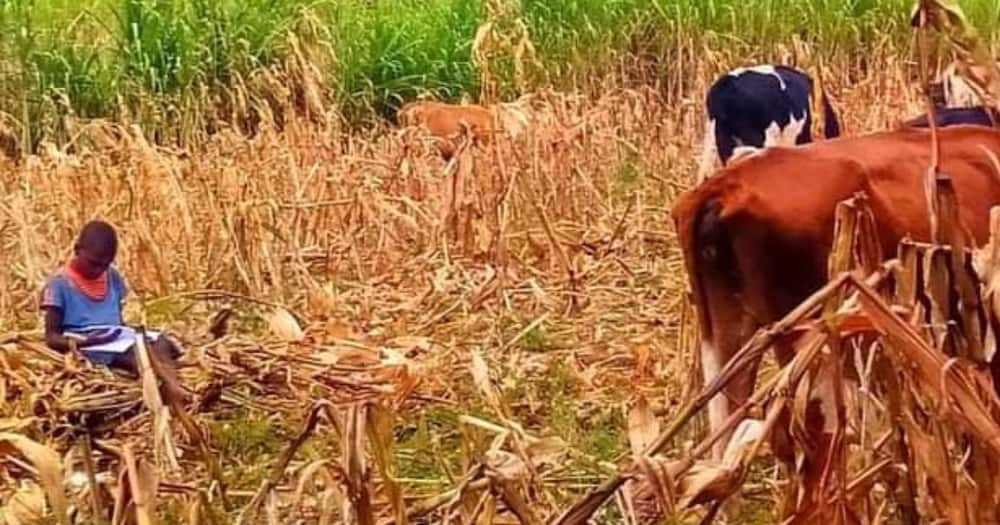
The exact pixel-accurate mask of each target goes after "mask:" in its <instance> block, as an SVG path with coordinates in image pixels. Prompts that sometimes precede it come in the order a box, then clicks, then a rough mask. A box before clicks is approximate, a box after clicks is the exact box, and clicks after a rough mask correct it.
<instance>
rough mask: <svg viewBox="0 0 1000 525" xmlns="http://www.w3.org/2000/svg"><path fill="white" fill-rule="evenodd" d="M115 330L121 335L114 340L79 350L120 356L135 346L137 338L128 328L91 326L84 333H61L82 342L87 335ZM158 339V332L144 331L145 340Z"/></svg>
mask: <svg viewBox="0 0 1000 525" xmlns="http://www.w3.org/2000/svg"><path fill="white" fill-rule="evenodd" d="M116 328H117V329H120V330H121V333H119V334H118V337H117V338H116V339H115V340H113V341H109V342H107V343H104V344H100V345H93V346H88V347H86V348H82V349H81V350H86V351H88V352H112V353H116V354H121V353H124V352H127V351H128V349H129V348H132V345H134V344H135V340H136V337H137V334H136V332H135V330H134V329H132V328H131V327H128V326H113V325H100V326H91V327H88V328H87V330H85V331H76V332H63V336H65V337H71V338H73V339H76V340H77V341H84V340H86V339H87V335H88V334H92V333H94V332H99V331H104V330H113V329H116ZM159 337H160V333H159V332H154V331H152V330H146V339H148V340H150V341H156V340H157V339H159Z"/></svg>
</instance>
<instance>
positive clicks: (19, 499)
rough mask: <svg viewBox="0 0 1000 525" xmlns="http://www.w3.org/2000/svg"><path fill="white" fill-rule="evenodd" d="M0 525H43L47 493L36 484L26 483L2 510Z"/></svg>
mask: <svg viewBox="0 0 1000 525" xmlns="http://www.w3.org/2000/svg"><path fill="white" fill-rule="evenodd" d="M0 523H4V524H5V525H43V524H44V523H45V491H43V490H42V488H41V487H39V486H38V485H37V484H35V483H31V482H27V483H25V484H24V485H23V486H22V487H21V488H20V489H19V490H18V491H17V492H15V493H14V495H13V496H11V498H10V500H9V501H8V502H7V504H6V505H4V506H3V508H0Z"/></svg>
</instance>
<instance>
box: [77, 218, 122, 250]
mask: <svg viewBox="0 0 1000 525" xmlns="http://www.w3.org/2000/svg"><path fill="white" fill-rule="evenodd" d="M76 248H77V249H81V248H86V249H87V250H88V251H92V252H95V253H101V254H107V255H115V254H116V253H118V233H117V232H115V229H114V227H113V226H111V225H110V224H108V223H106V222H104V221H90V222H88V223H87V224H84V225H83V229H81V230H80V236H79V237H77V238H76Z"/></svg>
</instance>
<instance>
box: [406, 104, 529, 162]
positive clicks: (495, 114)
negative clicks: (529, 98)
mask: <svg viewBox="0 0 1000 525" xmlns="http://www.w3.org/2000/svg"><path fill="white" fill-rule="evenodd" d="M398 120H399V123H400V124H401V125H402V126H405V127H410V126H420V127H423V128H424V129H426V130H427V131H428V132H430V134H431V135H432V136H433V137H434V142H435V145H436V146H437V148H438V151H440V152H441V155H442V156H443V157H444V159H445V160H448V159H450V158H451V157H452V156H453V155H454V154H455V150H456V149H457V148H458V141H459V140H460V137H461V136H462V135H463V134H464V133H465V131H466V129H468V131H469V132H470V133H471V134H472V137H473V139H474V140H476V141H479V142H481V143H483V144H489V143H490V142H491V141H492V140H493V138H494V136H495V135H496V134H497V133H499V132H500V131H501V130H503V131H506V132H507V133H509V134H510V135H511V136H515V137H516V136H518V135H520V134H521V133H522V132H523V131H524V128H525V126H526V124H527V122H526V120H527V119H526V117H525V115H524V113H523V111H522V110H521V107H520V105H519V103H516V102H515V103H509V104H497V105H491V106H481V105H478V104H463V105H459V104H448V103H445V102H435V101H418V102H410V103H408V104H406V105H404V106H403V107H402V109H400V111H399V114H398Z"/></svg>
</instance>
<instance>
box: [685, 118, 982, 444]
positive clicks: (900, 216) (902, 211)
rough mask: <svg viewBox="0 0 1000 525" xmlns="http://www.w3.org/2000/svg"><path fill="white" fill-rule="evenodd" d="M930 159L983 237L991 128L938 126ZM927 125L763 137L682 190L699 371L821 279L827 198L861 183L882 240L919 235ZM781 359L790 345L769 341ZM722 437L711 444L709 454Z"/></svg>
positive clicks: (713, 370)
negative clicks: (780, 141) (786, 141)
mask: <svg viewBox="0 0 1000 525" xmlns="http://www.w3.org/2000/svg"><path fill="white" fill-rule="evenodd" d="M940 138H941V152H942V159H941V169H942V171H943V172H944V173H947V174H949V175H951V176H952V178H953V181H954V185H955V188H956V192H957V196H958V199H959V204H960V206H961V219H962V221H963V222H964V224H965V225H966V226H967V227H968V228H969V229H970V230H971V233H972V234H973V236H974V237H975V241H976V242H977V243H978V244H980V245H981V244H983V243H985V242H986V240H987V237H988V222H989V212H990V207H991V206H993V205H996V204H1000V173H998V171H997V170H998V168H1000V167H998V166H994V165H993V163H992V161H991V159H990V155H989V154H988V153H987V150H988V151H989V152H992V153H993V154H994V155H997V156H1000V131H998V130H995V129H991V128H986V127H980V126H954V127H948V128H943V129H941V130H940ZM929 146H930V133H929V132H928V131H927V130H921V129H912V128H911V129H899V130H893V131H888V132H883V133H878V134H874V135H868V136H863V137H855V138H840V139H834V140H831V141H826V142H820V143H814V144H808V145H803V146H798V147H795V148H785V147H773V148H769V149H766V150H762V151H761V152H758V153H755V154H752V155H749V156H747V157H745V158H743V159H741V160H739V161H737V162H735V163H733V164H731V165H729V166H727V167H726V168H723V169H722V170H720V171H719V172H718V174H717V175H716V176H714V177H712V178H710V179H708V180H707V181H706V182H704V183H703V184H701V185H699V186H697V187H695V188H694V189H692V190H689V191H688V192H686V193H685V194H683V195H682V196H681V197H680V199H679V200H678V201H677V203H676V204H675V206H674V208H673V219H674V223H675V226H676V228H677V232H678V237H679V241H680V245H681V249H682V251H683V255H684V261H685V265H686V268H687V272H688V276H689V282H690V286H691V290H692V291H693V294H694V302H695V305H696V308H697V311H698V319H699V323H700V328H701V332H702V341H701V361H702V371H703V374H704V376H705V380H706V382H707V381H710V380H711V379H713V378H714V377H715V376H716V375H717V374H718V372H719V371H720V369H721V368H722V366H724V365H725V363H726V362H727V361H728V360H729V359H730V358H731V357H732V356H733V354H734V353H735V352H736V351H738V350H739V348H740V347H741V346H742V345H743V344H744V343H745V342H746V341H747V340H748V339H749V338H750V337H751V336H752V335H753V334H754V332H755V331H756V330H757V329H759V328H761V327H763V326H765V325H767V324H770V323H772V322H774V321H776V320H778V319H779V318H781V317H782V316H783V315H784V314H786V313H788V312H789V311H790V310H791V309H792V308H794V307H795V306H797V305H798V304H799V303H800V302H801V301H803V300H804V299H806V298H807V297H808V296H809V295H810V294H811V293H813V292H814V291H816V290H817V289H819V288H820V287H821V286H822V285H823V284H824V283H825V282H826V280H827V277H826V272H827V258H828V255H829V253H830V249H831V243H832V240H833V230H834V209H835V207H836V204H837V203H838V202H839V201H841V200H844V199H847V198H850V197H851V196H852V195H853V194H854V193H855V192H858V191H862V190H863V191H865V192H867V194H868V196H869V201H870V204H871V207H872V211H873V212H874V213H875V216H876V221H877V230H878V235H879V238H880V241H881V243H882V246H883V251H884V252H885V253H886V254H887V255H892V254H893V253H894V251H895V250H894V248H895V246H896V245H897V244H898V243H899V241H900V240H901V239H902V238H903V237H904V236H906V235H909V236H911V237H913V238H914V239H915V240H923V241H927V240H928V238H929V235H930V233H929V231H930V226H929V222H928V216H927V210H926V204H925V202H926V201H925V197H924V189H923V180H924V176H925V173H926V170H927V168H928V165H929V157H930V147H929ZM777 353H778V356H777V357H778V360H779V362H781V363H787V362H788V360H789V359H790V357H791V355H790V354H791V351H790V349H789V348H778V349H777ZM755 376H756V364H755V366H754V370H753V371H748V372H747V373H746V374H745V375H743V376H741V377H740V378H738V381H736V382H734V383H733V384H731V386H730V387H729V388H728V389H727V390H726V391H724V394H725V395H724V396H723V395H719V396H716V397H715V398H714V399H713V400H712V401H711V402H710V406H709V421H710V426H711V428H712V429H713V430H714V429H717V428H719V427H720V426H721V425H722V423H723V422H724V421H725V419H726V418H727V417H728V415H729V414H730V413H731V411H732V410H734V409H735V408H736V407H737V406H739V405H741V404H742V403H744V402H745V401H746V400H747V398H748V396H749V394H750V393H751V391H752V389H753V385H754V381H755ZM728 440H729V436H726V437H725V438H724V439H723V440H721V442H720V443H719V444H718V446H717V447H716V448H715V450H714V451H713V452H714V455H715V457H716V458H718V457H719V456H720V455H721V452H722V450H724V448H725V446H726V443H727V442H728Z"/></svg>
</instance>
